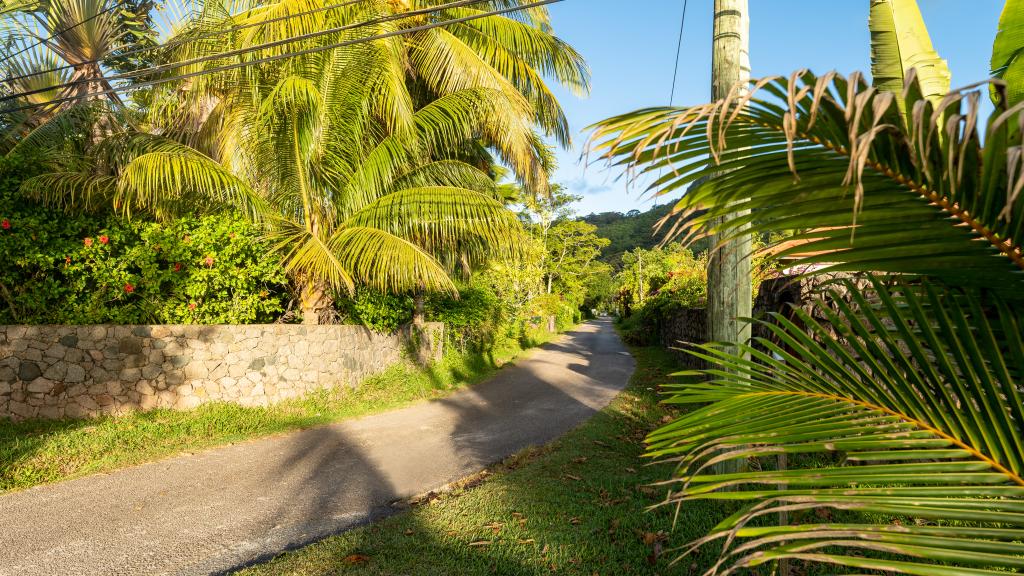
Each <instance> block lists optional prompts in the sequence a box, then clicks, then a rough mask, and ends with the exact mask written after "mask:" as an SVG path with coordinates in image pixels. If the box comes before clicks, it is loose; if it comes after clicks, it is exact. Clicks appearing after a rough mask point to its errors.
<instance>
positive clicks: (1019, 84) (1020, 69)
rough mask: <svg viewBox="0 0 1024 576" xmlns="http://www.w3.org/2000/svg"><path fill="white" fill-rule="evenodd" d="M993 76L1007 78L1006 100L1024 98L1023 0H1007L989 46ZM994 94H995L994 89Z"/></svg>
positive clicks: (1016, 100)
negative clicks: (992, 41)
mask: <svg viewBox="0 0 1024 576" xmlns="http://www.w3.org/2000/svg"><path fill="white" fill-rule="evenodd" d="M991 66H992V76H993V77H994V78H999V79H1001V80H1003V81H1005V82H1006V84H1007V89H1006V100H1007V104H1009V105H1011V106H1012V105H1014V104H1017V103H1019V102H1024V2H1022V1H1021V0H1006V4H1004V5H1003V14H1002V16H1000V18H999V32H998V33H997V34H996V39H995V42H994V43H993V46H992V63H991ZM993 95H998V94H997V93H995V92H994V93H993Z"/></svg>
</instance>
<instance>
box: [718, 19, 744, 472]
mask: <svg viewBox="0 0 1024 576" xmlns="http://www.w3.org/2000/svg"><path fill="white" fill-rule="evenodd" d="M749 30H750V20H749V16H748V13H747V0H715V27H714V37H713V38H714V39H713V45H712V60H711V98H712V99H713V100H716V101H717V100H723V99H725V98H726V97H727V96H728V95H729V91H730V90H732V88H733V86H735V85H736V84H737V83H738V82H741V81H742V82H746V81H747V80H749V79H750V55H749V53H748V46H749V44H748V37H749ZM740 215H741V214H740V213H737V214H736V216H740ZM711 242H712V244H711V247H712V252H711V259H710V261H709V262H708V295H707V313H708V337H709V338H710V340H711V341H712V342H734V343H739V344H743V343H746V342H747V341H748V340H749V339H750V325H749V324H746V323H744V322H741V321H740V320H739V319H740V318H749V317H750V316H751V307H752V303H751V290H750V250H751V243H750V236H749V235H746V234H744V235H743V236H740V237H738V238H735V239H733V240H729V241H728V242H725V243H724V244H723V243H722V238H720V237H719V236H713V237H712V238H711ZM716 248H717V250H716ZM741 464H742V463H741V462H740V461H738V460H730V461H727V462H722V463H720V464H718V465H717V466H715V472H716V473H719V474H728V473H732V472H738V471H739V470H740V469H741V468H742V466H741Z"/></svg>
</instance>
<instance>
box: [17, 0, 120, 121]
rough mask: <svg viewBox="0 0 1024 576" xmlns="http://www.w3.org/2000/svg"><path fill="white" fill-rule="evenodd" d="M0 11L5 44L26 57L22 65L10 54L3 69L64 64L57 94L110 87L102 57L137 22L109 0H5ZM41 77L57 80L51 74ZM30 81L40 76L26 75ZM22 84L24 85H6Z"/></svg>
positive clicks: (89, 95) (92, 94) (85, 94)
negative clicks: (25, 0) (63, 78)
mask: <svg viewBox="0 0 1024 576" xmlns="http://www.w3.org/2000/svg"><path fill="white" fill-rule="evenodd" d="M0 13H2V15H3V18H2V21H0V25H2V29H3V30H4V32H5V33H6V35H7V38H8V43H9V44H8V45H9V46H10V47H11V48H12V49H13V50H15V51H16V52H20V53H22V54H24V55H25V56H24V58H26V59H27V60H28V62H29V65H27V66H26V65H25V63H23V62H22V58H19V57H15V58H13V59H9V61H8V62H5V64H8V65H9V67H8V70H7V71H8V72H9V73H10V75H12V76H21V75H23V74H25V73H29V72H32V71H38V70H39V69H37V70H31V68H33V66H32V65H31V64H32V63H39V62H40V61H45V62H46V64H47V67H46V69H51V68H55V67H58V66H67V69H69V70H70V74H68V77H67V80H66V82H65V83H66V84H69V85H68V86H65V87H63V88H62V89H60V94H59V96H60V97H61V98H64V97H72V98H80V99H83V100H84V99H93V98H97V97H99V96H98V94H99V93H100V92H103V91H105V90H109V89H110V88H111V86H110V84H109V82H107V80H106V79H105V78H104V72H103V69H102V67H101V62H102V59H103V58H105V57H107V56H109V55H110V54H112V53H113V52H115V51H116V50H118V49H119V48H121V47H123V45H125V44H126V43H129V42H131V40H132V38H134V36H133V34H138V33H139V31H138V30H137V28H138V26H137V25H135V24H134V23H133V22H132V21H130V20H129V19H128V18H127V17H126V11H125V10H123V9H120V6H118V5H116V3H115V2H114V1H113V0H41V1H39V2H28V3H19V2H8V3H5V5H4V6H3V8H2V10H0ZM19 56H20V54H19ZM43 78H45V79H49V80H56V79H57V78H55V77H54V76H53V74H49V75H45V76H43ZM30 82H31V84H39V83H40V82H42V80H35V79H30ZM56 84H60V83H56ZM48 85H54V84H48ZM24 87H29V86H22V85H16V86H13V87H11V88H13V89H15V90H17V89H18V88H24ZM41 95H42V94H38V95H36V96H37V97H38V96H41ZM115 98H116V96H115ZM36 99H38V98H36ZM68 105H69V104H63V105H62V106H61V107H67V106H68Z"/></svg>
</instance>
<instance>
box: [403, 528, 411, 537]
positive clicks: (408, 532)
mask: <svg viewBox="0 0 1024 576" xmlns="http://www.w3.org/2000/svg"><path fill="white" fill-rule="evenodd" d="M405 535H406V536H412V535H413V531H412V528H407V529H406V530H405Z"/></svg>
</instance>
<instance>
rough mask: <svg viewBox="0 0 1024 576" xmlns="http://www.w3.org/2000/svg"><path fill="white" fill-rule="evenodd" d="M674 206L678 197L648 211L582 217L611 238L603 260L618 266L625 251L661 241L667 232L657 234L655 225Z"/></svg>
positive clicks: (602, 257) (603, 254) (654, 244)
mask: <svg viewBox="0 0 1024 576" xmlns="http://www.w3.org/2000/svg"><path fill="white" fill-rule="evenodd" d="M673 205H675V200H672V201H669V202H663V203H661V204H660V205H658V206H655V207H653V208H651V209H650V210H648V211H646V212H641V211H639V210H630V211H629V212H626V213H625V214H623V213H622V212H602V213H600V214H590V215H588V216H584V217H582V218H581V220H583V221H584V222H587V223H589V224H593V225H594V226H597V235H598V236H601V237H602V238H607V239H608V240H610V241H611V244H609V245H608V246H607V247H606V248H605V249H604V250H603V251H602V252H601V260H603V261H604V262H607V263H609V264H611V265H612V266H614V267H616V268H618V267H620V266H621V264H622V254H623V253H625V252H628V251H630V250H632V249H634V248H637V247H640V248H646V249H650V248H653V247H654V246H656V245H657V244H658V243H659V242H660V241H661V240H662V238H663V237H664V234H660V233H659V234H657V235H655V234H654V227H655V226H656V225H657V223H658V221H660V220H661V219H662V218H664V217H665V216H667V215H668V213H669V211H671V210H672V206H673Z"/></svg>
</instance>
